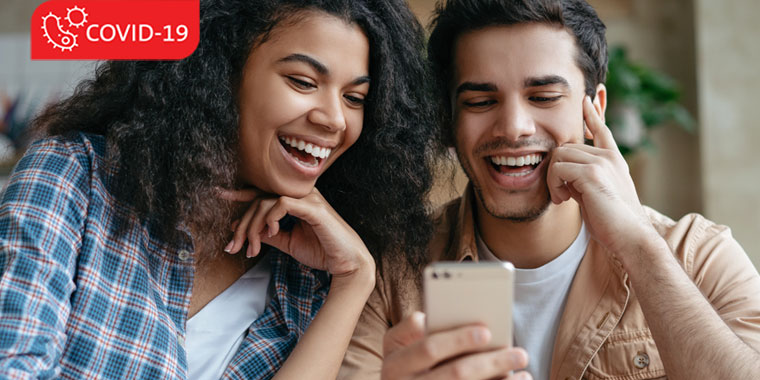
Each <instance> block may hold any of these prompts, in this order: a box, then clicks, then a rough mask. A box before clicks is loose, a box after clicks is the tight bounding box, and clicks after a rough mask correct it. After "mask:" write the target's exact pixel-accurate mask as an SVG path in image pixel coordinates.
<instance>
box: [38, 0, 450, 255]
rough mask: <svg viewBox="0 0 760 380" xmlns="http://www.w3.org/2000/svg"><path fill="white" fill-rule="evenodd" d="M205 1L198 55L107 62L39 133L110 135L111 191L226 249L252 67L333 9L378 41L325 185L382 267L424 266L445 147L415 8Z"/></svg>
mask: <svg viewBox="0 0 760 380" xmlns="http://www.w3.org/2000/svg"><path fill="white" fill-rule="evenodd" d="M200 7H201V8H200V14H201V25H200V26H201V30H200V33H201V34H200V43H199V45H198V48H197V50H196V51H195V52H194V53H193V54H192V55H191V56H189V57H188V58H185V59H183V60H180V61H111V62H105V63H104V64H102V65H101V66H100V67H99V68H98V70H97V72H96V75H95V78H94V79H92V80H88V81H84V82H82V83H81V84H80V85H79V86H78V87H77V89H76V91H75V93H74V94H73V95H72V96H71V97H69V98H67V99H65V100H63V101H61V102H59V103H57V104H54V105H52V106H50V107H49V108H47V109H46V110H45V111H44V112H43V113H42V114H41V116H40V117H39V118H38V119H37V120H36V125H37V128H40V129H42V130H44V131H45V133H47V134H49V135H60V134H64V133H67V132H71V131H82V132H86V133H93V134H99V135H104V136H106V139H107V141H108V150H109V153H108V156H109V162H111V163H112V164H114V165H113V166H114V167H115V168H117V169H115V170H116V171H117V175H116V178H115V181H114V187H113V189H112V192H113V193H114V195H115V197H116V199H118V200H119V201H120V202H123V203H124V204H125V205H128V206H129V207H130V209H132V210H134V212H135V213H136V215H137V217H138V218H139V220H141V221H154V222H158V223H151V224H153V225H156V226H158V227H159V229H160V231H159V234H160V235H161V237H162V238H164V239H169V240H171V239H176V238H179V235H178V230H177V227H178V226H182V225H190V226H193V227H194V228H196V229H195V230H194V231H195V232H196V233H198V234H199V235H201V236H203V238H205V239H213V240H212V242H213V243H214V244H218V243H219V242H224V240H227V239H229V236H230V232H229V226H230V222H231V220H232V219H233V218H235V217H236V215H237V213H238V212H239V210H235V208H234V207H232V206H231V205H230V204H229V203H228V202H225V201H222V200H220V199H219V198H218V197H217V196H216V192H215V191H216V190H215V189H217V188H218V187H222V188H235V187H239V185H240V184H238V183H236V178H237V176H236V174H237V167H238V165H237V162H238V153H237V152H238V128H239V125H238V118H239V114H238V106H237V94H238V86H239V84H240V82H241V79H242V71H243V66H244V64H245V61H246V59H247V57H248V55H249V53H250V52H251V49H255V46H256V44H258V43H260V41H265V40H266V39H267V38H268V36H269V35H270V33H271V32H272V30H273V28H275V27H276V26H277V25H278V24H281V23H283V22H291V21H292V22H298V17H297V16H298V15H303V13H304V12H305V11H320V12H326V13H328V14H330V15H334V16H336V17H338V18H340V19H342V20H345V21H346V22H348V23H353V24H356V25H358V26H359V27H360V28H361V29H362V30H363V31H364V32H365V34H366V35H367V37H368V39H369V42H370V76H371V78H372V85H371V88H370V90H369V94H368V96H367V102H366V106H365V116H364V126H363V129H362V133H361V135H360V137H359V139H358V141H357V142H356V143H355V144H354V146H352V147H351V148H350V149H349V150H347V151H346V152H345V153H344V155H343V157H341V158H339V159H338V160H337V161H336V162H335V163H334V164H333V165H332V167H330V168H329V169H328V170H327V171H326V172H325V173H324V174H323V175H322V176H321V177H320V178H319V180H318V182H317V188H319V190H320V192H321V193H322V194H323V196H324V197H325V198H326V199H327V201H328V202H330V204H331V205H332V206H333V207H334V208H335V209H336V210H337V211H338V212H339V213H340V215H341V216H342V217H343V218H344V219H345V220H346V221H347V222H348V223H349V224H350V225H351V226H352V227H353V228H354V229H355V230H356V231H357V233H358V234H359V235H360V236H361V237H362V239H363V240H364V242H365V244H366V245H367V247H368V248H369V249H370V251H371V252H372V253H373V255H374V256H375V259H376V261H378V263H379V264H382V262H384V261H387V260H382V261H381V260H379V259H380V258H381V256H383V255H385V257H386V258H388V257H393V258H397V259H402V261H401V262H402V263H409V264H411V265H412V267H418V266H419V265H420V263H421V262H422V260H423V257H424V250H425V245H426V243H427V241H428V239H429V236H430V234H431V231H432V227H431V223H430V221H429V218H428V216H427V211H428V210H427V200H426V199H427V192H428V191H429V189H430V187H431V184H432V174H431V173H432V171H431V168H432V161H433V159H434V156H435V155H434V154H433V153H434V152H436V151H440V150H439V149H440V148H438V147H437V145H435V144H436V143H435V141H434V138H433V137H434V134H435V129H436V126H435V123H434V120H433V119H434V117H433V112H434V111H433V107H432V106H431V105H430V103H429V101H428V98H427V97H428V92H429V91H428V90H429V87H430V86H429V84H430V83H431V82H430V80H429V77H428V70H426V64H425V59H424V57H423V52H424V34H423V30H422V28H421V26H420V25H419V23H418V22H417V20H416V19H415V17H414V16H413V15H412V13H411V12H410V10H409V9H408V7H407V5H406V3H405V2H404V0H202V1H201V6H200ZM198 229H200V231H199V230H198ZM220 231H221V232H220ZM215 246H221V245H215ZM392 261H396V260H392Z"/></svg>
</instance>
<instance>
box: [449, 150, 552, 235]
mask: <svg viewBox="0 0 760 380" xmlns="http://www.w3.org/2000/svg"><path fill="white" fill-rule="evenodd" d="M456 152H457V158H458V159H459V163H460V165H461V166H462V169H463V170H464V173H465V175H467V178H469V179H470V182H472V188H473V189H474V190H475V193H476V194H475V197H476V198H477V199H476V201H477V202H480V204H481V206H483V208H484V209H485V210H486V212H488V214H489V215H491V216H492V217H494V218H497V219H502V220H508V221H510V222H515V223H527V222H532V221H534V220H536V219H538V218H539V217H541V215H543V214H544V213H545V212H546V210H547V209H548V208H549V204H550V203H551V195H550V194H549V191H548V190H547V191H546V199H545V200H544V201H543V202H542V203H541V204H539V205H537V206H535V207H532V208H528V209H522V210H517V211H513V212H508V211H502V210H499V209H498V207H497V205H490V204H488V203H487V202H486V201H485V199H484V198H483V192H482V189H481V187H480V184H479V183H478V182H477V180H475V176H474V175H473V174H472V173H473V170H472V166H471V165H470V162H469V161H468V160H467V159H466V158H464V157H462V155H461V154H460V153H459V149H456Z"/></svg>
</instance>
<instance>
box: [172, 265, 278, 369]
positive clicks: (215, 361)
mask: <svg viewBox="0 0 760 380" xmlns="http://www.w3.org/2000/svg"><path fill="white" fill-rule="evenodd" d="M270 278H271V273H270V263H269V258H268V257H263V258H262V259H261V261H260V262H258V263H256V265H255V266H253V267H252V268H251V269H248V271H247V272H245V274H243V275H242V276H240V278H239V279H238V280H237V281H235V283H233V284H232V285H230V287H229V288H227V289H225V290H224V291H223V292H222V293H220V294H219V295H218V296H216V297H215V298H214V299H212V300H211V302H209V303H208V304H206V306H204V307H203V309H201V310H200V311H199V312H198V313H196V314H195V315H193V317H192V318H190V319H188V320H187V329H186V335H185V352H186V353H187V378H188V379H190V380H212V379H213V380H218V379H219V378H220V377H222V374H223V373H224V370H225V369H226V368H227V365H229V363H230V360H232V358H233V357H234V356H235V353H236V352H237V350H238V349H239V348H240V344H241V343H242V342H243V337H245V332H246V331H247V330H248V327H249V326H250V325H251V324H252V323H253V322H254V321H256V318H258V316H259V315H261V313H263V312H264V309H265V308H266V305H267V303H268V302H269V300H270V299H271V296H270V294H269V293H270V290H269V280H270Z"/></svg>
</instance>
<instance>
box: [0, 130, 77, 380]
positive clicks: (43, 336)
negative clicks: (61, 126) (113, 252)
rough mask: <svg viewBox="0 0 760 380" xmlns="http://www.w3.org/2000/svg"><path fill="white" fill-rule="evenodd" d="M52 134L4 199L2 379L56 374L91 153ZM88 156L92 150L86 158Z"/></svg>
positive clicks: (0, 236) (0, 212)
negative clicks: (81, 152)
mask: <svg viewBox="0 0 760 380" xmlns="http://www.w3.org/2000/svg"><path fill="white" fill-rule="evenodd" d="M73 147H74V144H73V143H66V142H64V141H63V140H60V139H46V140H42V141H39V142H37V143H35V144H33V145H32V146H31V147H30V148H29V150H28V151H27V153H26V154H25V155H24V157H23V158H22V159H21V161H20V162H19V163H18V165H17V167H16V168H15V170H14V173H13V175H12V176H11V178H10V181H9V183H8V186H7V188H6V189H5V191H4V192H3V194H2V201H1V203H0V378H3V379H27V378H53V377H57V376H58V374H59V372H60V368H59V362H60V358H61V354H62V351H63V348H64V346H65V344H66V332H65V327H66V322H67V319H68V317H69V312H70V308H71V304H70V299H71V296H72V293H73V292H74V289H75V285H74V281H73V276H74V273H75V270H76V260H77V253H78V251H79V248H80V246H81V236H82V233H81V231H82V229H83V226H84V220H85V218H86V212H87V205H88V203H87V199H88V195H89V191H88V189H89V175H88V170H87V169H86V168H85V167H86V165H87V160H86V156H85V155H82V154H78V153H75V152H74V151H73V150H72V149H73ZM83 156H85V157H83Z"/></svg>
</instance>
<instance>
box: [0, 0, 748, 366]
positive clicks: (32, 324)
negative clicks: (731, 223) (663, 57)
mask: <svg viewBox="0 0 760 380" xmlns="http://www.w3.org/2000/svg"><path fill="white" fill-rule="evenodd" d="M424 47H425V46H424V42H423V38H422V32H421V29H420V28H419V27H418V25H417V24H416V21H415V20H414V17H413V16H412V14H411V13H410V12H409V10H408V9H407V7H406V4H405V3H404V2H403V1H401V0H398V1H396V0H393V1H389V0H383V1H370V0H366V1H359V0H321V1H319V0H311V1H295V0H279V1H263V0H259V1H255V0H224V1H223V0H208V1H206V0H202V1H201V42H200V45H199V47H198V50H197V51H196V52H195V53H194V54H193V55H192V56H191V57H189V58H187V59H185V60H182V61H178V62H109V63H106V64H105V65H103V66H102V67H101V68H100V69H99V71H98V73H97V76H96V78H95V79H94V80H92V81H90V82H85V83H84V84H82V85H81V86H80V87H79V89H78V91H77V92H76V93H75V95H74V96H72V97H71V98H69V99H66V100H64V101H63V102H61V103H58V104H56V105H53V106H52V107H50V108H48V109H47V110H46V111H45V112H44V113H43V114H42V115H41V117H40V118H39V119H38V121H37V123H38V126H39V127H40V128H41V129H43V130H44V131H45V132H46V133H47V134H48V136H49V137H47V138H45V139H43V140H40V141H39V142H37V143H35V144H34V145H33V146H32V147H31V148H30V149H29V151H28V152H27V154H26V155H25V156H24V158H23V159H22V161H21V162H20V163H19V165H18V167H17V168H16V170H15V172H14V174H13V177H12V179H11V181H10V183H9V185H8V188H7V190H6V191H5V193H4V194H3V199H2V206H0V275H1V276H2V277H0V332H1V334H2V335H1V337H2V338H0V375H2V377H3V378H30V377H31V378H49V377H64V378H114V379H122V378H146V379H153V378H192V379H216V378H251V379H259V378H271V377H276V378H297V379H323V378H324V379H329V378H335V377H336V375H337V376H338V377H340V378H355V379H371V378H377V377H380V376H382V378H384V379H413V378H434V379H446V378H471V379H491V378H515V379H516V378H530V375H532V376H533V378H536V379H550V378H551V379H565V378H572V379H580V378H589V379H594V378H621V379H622V378H628V379H642V378H657V377H665V376H667V377H669V378H681V379H696V378H736V379H739V378H752V376H755V375H756V374H757V373H760V368H758V366H760V354H758V350H760V278H759V277H758V275H757V272H756V271H755V270H754V269H753V268H752V266H751V264H750V263H749V260H748V259H747V257H746V255H745V254H744V252H743V251H742V249H741V247H739V245H738V244H737V243H736V242H735V241H734V240H733V239H732V238H731V236H730V233H729V231H728V230H727V229H726V228H725V227H720V226H716V225H714V224H712V223H710V222H709V221H706V220H705V219H703V218H701V217H699V216H687V217H685V218H684V219H682V220H680V221H671V220H669V219H667V218H666V217H664V216H662V215H660V214H657V213H656V212H655V211H653V210H651V209H647V208H644V207H642V206H641V205H640V204H639V201H638V198H637V196H636V193H635V190H634V187H633V183H632V181H631V179H630V176H629V175H628V169H627V166H626V164H625V162H624V161H623V159H622V157H621V156H620V153H619V152H618V151H617V149H616V146H615V142H614V140H613V139H612V136H611V134H610V132H609V130H608V129H607V127H606V126H605V125H604V109H605V106H606V92H605V88H604V85H603V82H604V77H605V72H606V61H607V58H606V43H605V40H604V25H603V24H602V23H601V21H600V20H599V19H598V18H597V16H596V14H595V13H594V11H593V9H591V8H590V7H589V6H588V5H587V4H586V3H585V2H584V1H583V0H561V1H560V0H556V1H550V0H532V1H527V0H526V1H507V0H502V1H497V0H450V1H448V2H446V3H445V4H442V5H441V6H439V9H438V10H437V14H436V18H435V21H434V23H433V30H432V34H431V36H430V41H429V44H428V55H429V58H430V62H431V63H432V68H433V73H434V75H433V76H432V77H429V76H428V75H427V72H426V63H425V61H424V59H423V58H422V57H421V56H420V54H421V52H422V51H423V50H424ZM431 83H435V84H436V85H437V86H438V87H436V88H431V87H433V86H431V85H430V84H431ZM429 90H432V91H429ZM431 93H433V94H434V95H431ZM436 103H438V104H439V106H438V108H436V106H434V104H436ZM438 115H440V116H441V117H440V118H439V120H436V119H437V116H438ZM436 128H440V130H439V131H438V130H436ZM584 137H585V138H587V139H591V140H593V145H585V144H583V141H584ZM444 145H449V146H453V147H455V148H456V150H457V153H458V156H459V161H460V162H461V164H462V166H463V167H464V169H465V172H466V173H467V175H468V177H469V178H470V180H471V185H470V186H469V187H468V189H467V191H466V192H465V194H464V196H463V197H462V198H461V199H458V200H456V201H454V202H452V203H450V204H449V205H447V206H446V207H444V208H443V209H442V210H440V211H439V212H438V213H437V214H436V215H437V216H436V218H435V220H434V221H432V222H431V221H429V219H428V217H427V210H426V208H425V196H426V193H427V191H428V190H429V188H430V184H431V178H432V176H431V168H432V167H434V165H435V159H436V158H437V157H439V156H441V152H442V151H443V149H442V148H441V147H442V146H444ZM317 189H319V190H317ZM230 226H232V227H230ZM434 260H509V261H511V262H513V263H514V264H515V266H516V267H517V268H522V269H520V270H518V273H517V281H518V282H517V284H516V286H517V288H516V291H515V295H516V304H515V323H516V328H515V331H516V335H515V343H516V346H517V347H524V349H523V348H503V349H500V350H495V351H483V347H485V345H486V344H487V342H488V339H489V332H488V331H486V330H484V329H483V328H481V327H479V326H463V327H461V328H457V329H454V330H451V331H445V332H441V333H436V334H430V335H426V334H425V332H424V316H423V315H421V313H419V312H417V311H418V310H420V309H421V305H420V290H421V289H420V287H419V272H420V271H421V269H422V266H423V265H424V264H425V263H427V262H430V261H434ZM376 263H377V271H376V266H375V265H376ZM376 273H377V277H376ZM365 302H366V305H365ZM355 327H356V329H354V328H355ZM352 336H353V337H352ZM347 348H348V352H347V353H346V349H347ZM344 353H345V358H344ZM524 369H525V371H522V370H524ZM528 373H529V374H530V375H528Z"/></svg>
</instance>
